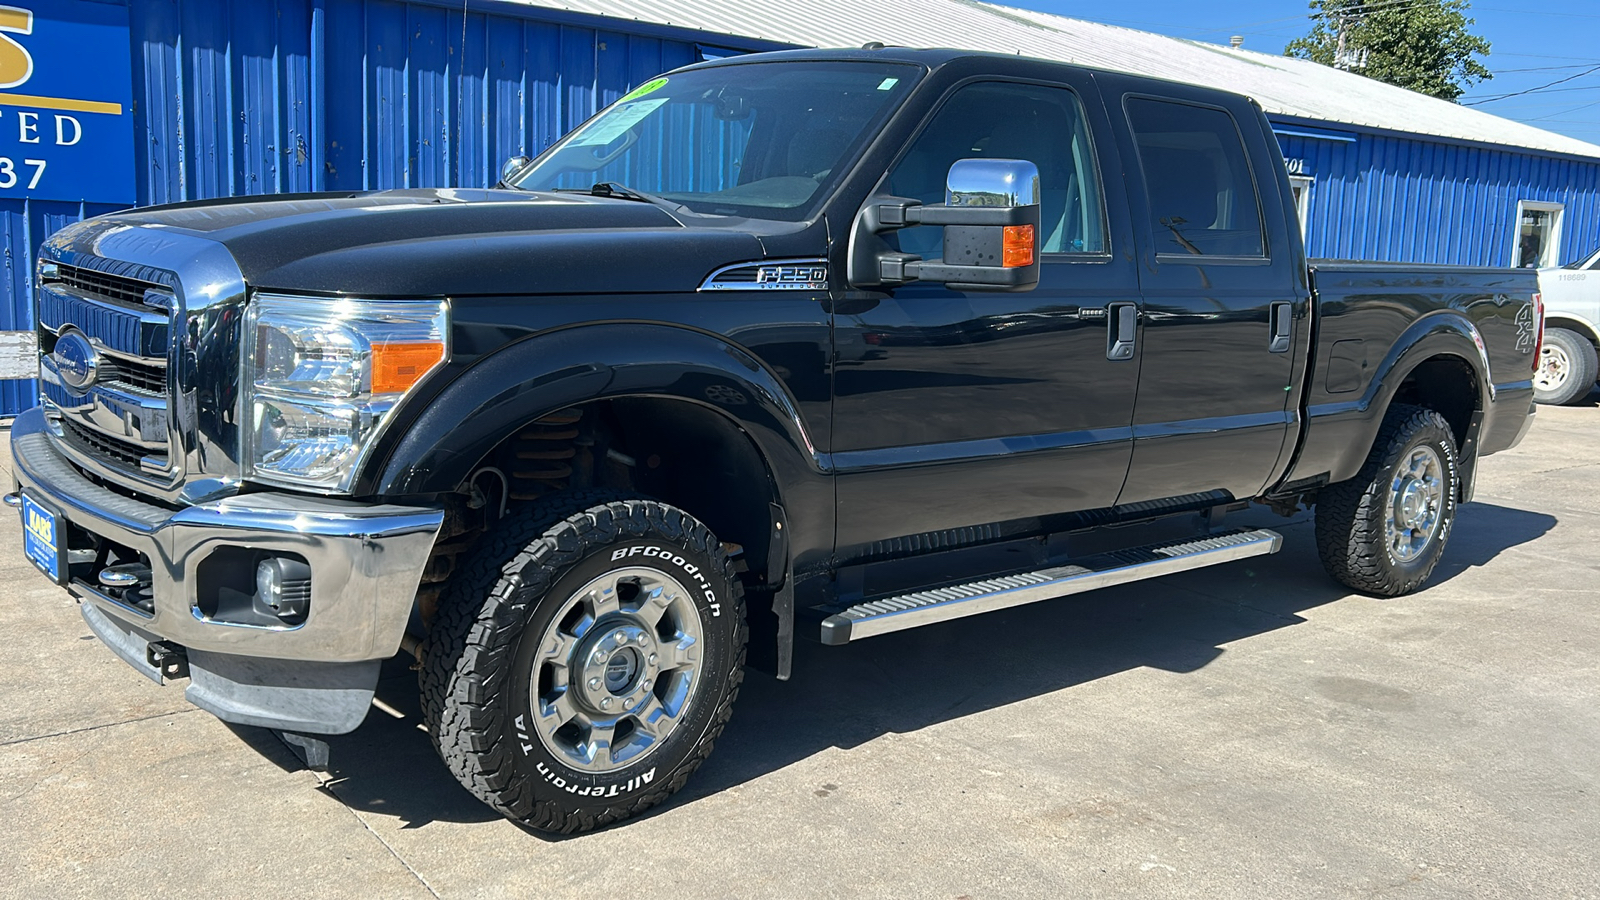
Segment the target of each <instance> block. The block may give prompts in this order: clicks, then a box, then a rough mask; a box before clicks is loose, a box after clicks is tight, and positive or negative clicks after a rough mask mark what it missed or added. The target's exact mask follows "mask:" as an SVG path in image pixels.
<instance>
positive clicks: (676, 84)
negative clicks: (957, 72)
mask: <svg viewBox="0 0 1600 900" xmlns="http://www.w3.org/2000/svg"><path fill="white" fill-rule="evenodd" d="M919 72H920V69H919V68H918V67H915V66H910V65H904V64H893V63H876V62H774V63H746V64H742V65H731V66H713V67H710V68H705V69H692V70H690V71H687V72H678V73H675V74H672V75H663V76H661V77H659V78H656V79H653V80H651V81H648V82H646V83H644V84H642V85H640V86H639V87H638V88H636V89H634V90H633V91H632V92H631V93H629V94H627V95H626V96H624V97H623V98H622V99H620V100H618V101H617V102H616V103H614V104H612V105H611V106H610V107H608V108H607V109H606V110H604V111H603V112H601V113H600V114H599V115H597V116H595V117H594V118H592V119H590V120H589V121H588V122H586V123H584V125H583V126H581V127H580V128H578V129H577V130H576V131H574V132H573V133H571V134H569V135H567V136H566V137H565V138H563V139H562V140H561V141H560V142H558V143H557V144H556V145H555V146H553V147H551V148H550V149H549V150H548V151H546V152H545V153H544V154H543V155H541V156H540V157H539V158H538V159H537V160H535V161H534V162H533V165H531V166H530V167H529V168H528V169H527V170H525V171H524V172H522V173H521V174H519V175H517V176H516V177H515V178H514V179H513V181H512V185H513V186H514V187H518V188H521V189H523V190H528V191H549V190H589V189H590V188H591V187H593V186H594V185H596V184H598V183H601V182H611V183H614V184H616V185H625V186H626V187H628V188H631V189H632V190H634V191H640V192H643V193H646V194H653V195H655V196H658V197H662V198H665V199H667V200H670V201H672V202H674V203H680V204H682V205H684V206H686V207H688V208H689V209H691V210H693V211H695V212H702V213H716V214H723V215H737V216H750V217H755V218H768V219H788V220H799V219H802V218H805V217H806V216H807V215H809V214H810V211H811V209H812V208H813V207H814V206H815V204H816V202H817V201H820V200H821V199H822V198H823V197H825V196H827V194H828V192H829V191H830V190H831V189H832V186H833V184H834V183H835V182H836V181H837V180H838V179H839V178H840V177H841V176H842V175H843V174H844V172H845V170H846V168H847V167H848V165H849V164H850V163H851V162H852V161H854V159H855V157H856V155H857V154H858V153H860V151H861V149H862V147H864V146H865V145H866V143H867V140H868V139H869V138H870V137H871V136H872V135H873V134H876V133H877V130H878V128H879V126H880V125H881V124H882V122H883V120H884V119H885V118H887V117H888V115H889V114H890V113H891V112H893V111H894V109H895V108H896V107H897V106H899V104H900V102H901V101H902V100H903V99H904V98H905V96H906V94H907V92H908V91H909V90H910V88H911V84H912V83H913V82H914V81H915V80H916V78H917V76H918V74H919Z"/></svg>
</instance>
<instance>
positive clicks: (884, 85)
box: [878, 78, 900, 91]
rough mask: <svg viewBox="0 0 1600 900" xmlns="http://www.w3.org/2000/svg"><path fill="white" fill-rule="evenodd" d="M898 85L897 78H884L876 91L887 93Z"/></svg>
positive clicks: (898, 80)
mask: <svg viewBox="0 0 1600 900" xmlns="http://www.w3.org/2000/svg"><path fill="white" fill-rule="evenodd" d="M899 83H900V79H898V78H885V79H884V80H882V81H880V82H878V90H880V91H887V90H889V89H890V88H893V87H894V86H895V85H897V84H899Z"/></svg>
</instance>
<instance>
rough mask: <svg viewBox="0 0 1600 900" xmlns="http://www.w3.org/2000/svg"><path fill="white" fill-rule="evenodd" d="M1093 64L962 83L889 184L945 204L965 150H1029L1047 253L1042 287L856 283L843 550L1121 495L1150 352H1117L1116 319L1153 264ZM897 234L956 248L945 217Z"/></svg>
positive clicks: (840, 379)
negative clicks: (1116, 165) (1143, 270)
mask: <svg viewBox="0 0 1600 900" xmlns="http://www.w3.org/2000/svg"><path fill="white" fill-rule="evenodd" d="M1084 81H1085V83H1084V84H1081V85H1076V86H1073V85H1042V84H1033V83H1020V82H1002V81H978V82H971V83H967V84H965V85H963V86H959V87H957V88H955V89H953V90H952V91H951V93H950V94H949V95H948V96H947V97H946V99H945V101H944V102H943V103H942V105H941V106H940V108H939V109H938V111H937V112H936V113H935V114H934V116H933V117H932V118H931V119H930V120H929V122H928V123H927V124H926V126H925V127H924V128H923V129H922V131H921V133H920V134H919V136H918V137H917V138H916V139H915V140H914V141H913V142H912V143H911V144H910V146H909V149H908V150H907V151H906V152H905V153H904V154H903V155H902V156H901V157H900V159H899V161H898V162H897V163H896V164H895V165H894V166H893V168H892V169H891V170H890V174H889V176H888V177H887V178H886V179H885V181H884V183H883V184H882V185H880V187H879V190H878V191H877V195H879V196H882V195H893V196H901V197H912V198H916V199H918V200H921V201H923V202H924V203H929V204H937V203H943V202H944V192H945V175H946V173H947V172H948V170H949V168H950V165H951V164H952V163H954V162H955V161H956V160H959V159H966V158H975V157H985V158H1004V159H1026V160H1029V161H1031V162H1033V163H1035V164H1036V165H1037V166H1038V167H1039V172H1040V187H1041V198H1042V207H1043V208H1042V220H1043V228H1042V234H1041V235H1040V247H1041V249H1042V251H1043V258H1042V265H1041V272H1040V281H1039V285H1038V287H1037V288H1035V289H1034V290H1032V291H1029V292H1025V293H992V292H970V293H969V292H963V291H955V290H950V289H948V288H946V287H944V286H943V285H935V284H916V283H913V284H910V285H907V286H904V287H900V288H896V289H894V290H892V291H888V292H881V291H870V292H862V291H852V292H848V293H845V294H843V295H841V296H840V297H839V301H838V304H837V306H836V309H835V316H834V334H835V348H836V354H837V363H836V367H835V373H836V374H835V381H834V432H833V433H834V451H835V452H834V454H833V460H834V463H835V467H836V472H837V474H838V480H837V490H838V529H839V532H838V533H839V537H838V552H839V556H840V558H841V560H842V561H845V562H848V561H850V560H852V559H857V558H860V557H862V556H863V555H866V554H869V553H870V552H871V548H872V545H874V544H875V543H878V542H889V543H888V544H881V545H880V546H882V547H901V548H911V547H917V546H926V547H937V546H949V545H952V544H957V543H964V542H967V541H969V540H982V539H984V538H985V537H993V536H995V534H997V533H998V532H997V530H996V529H997V528H998V527H999V526H997V525H996V523H1001V522H1012V521H1015V520H1025V519H1037V518H1038V517H1041V516H1047V515H1050V514H1052V513H1062V512H1070V511H1075V510H1082V509H1091V508H1096V507H1102V506H1109V505H1110V504H1111V503H1112V502H1113V501H1114V500H1115V499H1116V496H1117V492H1118V490H1119V489H1120V488H1121V486H1122V479H1123V476H1124V474H1125V473H1126V471H1127V467H1128V456H1129V449H1130V446H1131V444H1130V436H1131V432H1130V428H1129V424H1130V418H1131V413H1132V409H1133V400H1134V392H1135V390H1136V387H1137V382H1138V365H1139V363H1138V359H1137V356H1136V354H1135V353H1134V352H1132V351H1133V348H1131V347H1123V348H1117V349H1116V350H1115V352H1112V350H1113V348H1112V347H1111V345H1110V343H1108V330H1110V329H1111V328H1112V327H1113V326H1110V325H1109V324H1108V322H1109V321H1110V320H1111V319H1113V318H1114V317H1115V316H1116V314H1117V313H1118V311H1119V310H1118V309H1117V307H1119V306H1121V307H1125V308H1126V307H1131V308H1133V309H1136V308H1137V305H1138V303H1139V292H1138V276H1137V274H1136V273H1135V271H1134V266H1133V255H1132V252H1131V251H1132V236H1131V230H1130V228H1131V226H1129V224H1128V223H1127V222H1126V221H1125V214H1124V209H1125V206H1126V204H1125V201H1124V200H1123V196H1122V189H1121V185H1120V182H1121V172H1120V171H1109V172H1102V171H1099V169H1098V167H1097V166H1096V145H1097V143H1104V144H1106V145H1110V141H1111V139H1110V137H1109V135H1106V134H1105V133H1104V127H1105V126H1104V114H1103V112H1102V111H1099V110H1098V105H1097V104H1098V101H1097V100H1095V99H1091V100H1090V101H1089V105H1088V106H1087V107H1086V104H1085V101H1084V99H1083V98H1084V97H1089V98H1094V97H1095V94H1094V93H1093V86H1092V83H1088V80H1087V77H1085V79H1084ZM1075 88H1076V89H1075ZM1086 109H1087V110H1092V111H1094V114H1093V115H1086ZM1111 158H1112V159H1115V154H1114V153H1113V154H1112V156H1111ZM1108 211H1109V212H1108ZM895 237H896V238H897V239H898V241H899V246H900V249H901V250H903V251H905V252H910V253H917V254H920V255H922V256H923V257H924V258H932V257H937V256H940V255H941V249H942V240H943V238H942V234H941V232H940V230H939V229H937V228H931V227H920V228H910V229H905V230H903V231H900V232H898V233H897V235H895ZM1108 310H1109V312H1108ZM1129 315H1130V316H1131V315H1132V313H1131V312H1129ZM1113 356H1115V357H1117V358H1109V357H1113ZM912 498H914V502H913V499H912ZM907 509H915V510H916V512H917V514H916V517H915V518H914V519H908V518H906V517H905V514H904V511H905V510H907ZM1023 527H1024V528H1025V527H1026V523H1024V525H1023ZM962 529H966V530H965V531H963V530H962Z"/></svg>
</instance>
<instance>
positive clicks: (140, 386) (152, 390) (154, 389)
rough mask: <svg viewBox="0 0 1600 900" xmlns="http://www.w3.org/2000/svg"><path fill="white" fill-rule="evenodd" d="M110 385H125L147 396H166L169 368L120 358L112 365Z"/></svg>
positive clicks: (109, 377) (107, 379)
mask: <svg viewBox="0 0 1600 900" xmlns="http://www.w3.org/2000/svg"><path fill="white" fill-rule="evenodd" d="M112 366H113V368H112V369H111V371H110V375H109V376H108V377H107V378H106V379H105V380H106V382H107V383H108V384H113V385H124V386H127V387H131V388H133V389H134V390H139V391H144V392H145V393H147V394H163V395H164V394H166V392H167V367H166V366H165V365H156V364H154V363H150V362H145V361H143V360H132V359H122V358H118V359H116V360H114V361H113V363H112Z"/></svg>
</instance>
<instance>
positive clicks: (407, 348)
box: [372, 341, 444, 394]
mask: <svg viewBox="0 0 1600 900" xmlns="http://www.w3.org/2000/svg"><path fill="white" fill-rule="evenodd" d="M443 359H444V344H442V343H434V342H432V341H428V342H422V343H384V344H374V345H373V346H372V392H373V393H374V394H399V393H404V392H405V391H407V390H409V389H410V388H411V386H412V385H414V384H416V383H417V382H418V381H420V380H421V379H422V376H424V375H426V374H428V372H430V371H432V370H433V367H434V366H436V365H438V364H439V362H440V360H443Z"/></svg>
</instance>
